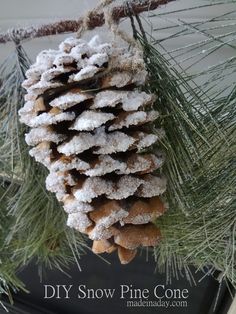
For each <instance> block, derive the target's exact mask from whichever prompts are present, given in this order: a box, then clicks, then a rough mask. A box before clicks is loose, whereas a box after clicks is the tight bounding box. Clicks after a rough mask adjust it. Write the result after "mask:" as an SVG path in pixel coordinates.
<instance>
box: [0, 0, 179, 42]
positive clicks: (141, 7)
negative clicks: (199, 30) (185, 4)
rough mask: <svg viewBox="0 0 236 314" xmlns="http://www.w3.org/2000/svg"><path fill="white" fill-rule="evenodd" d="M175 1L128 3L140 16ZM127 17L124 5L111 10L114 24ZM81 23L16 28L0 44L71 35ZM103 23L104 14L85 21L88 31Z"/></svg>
mask: <svg viewBox="0 0 236 314" xmlns="http://www.w3.org/2000/svg"><path fill="white" fill-rule="evenodd" d="M172 1H175V0H142V1H132V2H130V3H129V5H130V7H131V9H132V10H131V12H132V14H133V15H137V14H140V13H142V12H145V11H151V10H155V9H156V8H157V7H159V6H160V5H164V4H167V3H169V2H172ZM128 15H129V13H128V11H127V8H126V6H125V5H122V6H117V7H114V8H113V10H112V17H113V19H114V20H115V21H116V22H119V20H120V19H121V18H124V17H127V16H128ZM82 23H83V18H80V19H78V20H63V21H58V22H55V23H49V24H44V25H41V26H39V27H34V26H32V27H30V28H18V29H13V30H9V31H7V32H6V33H0V44H4V43H7V42H9V41H21V40H24V39H27V38H38V37H43V36H49V35H56V34H63V33H73V32H76V31H77V30H78V29H79V28H80V27H81V26H82ZM104 23H105V17H104V13H103V12H101V13H97V12H95V11H91V13H90V14H89V16H88V19H87V27H88V29H94V28H96V27H98V26H102V25H103V24H104Z"/></svg>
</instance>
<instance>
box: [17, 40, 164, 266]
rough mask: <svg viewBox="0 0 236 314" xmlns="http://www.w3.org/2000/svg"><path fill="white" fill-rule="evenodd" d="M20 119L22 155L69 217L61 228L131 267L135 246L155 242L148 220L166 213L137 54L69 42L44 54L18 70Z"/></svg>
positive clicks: (142, 69) (95, 43)
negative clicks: (25, 148) (42, 171)
mask: <svg viewBox="0 0 236 314" xmlns="http://www.w3.org/2000/svg"><path fill="white" fill-rule="evenodd" d="M26 77H27V79H26V80H25V81H24V83H23V87H24V88H25V89H26V90H27V94H26V96H25V100H26V103H25V105H24V107H23V108H22V109H21V110H20V111H19V115H20V121H21V122H23V123H25V124H26V125H28V126H29V127H30V128H31V130H30V131H29V133H27V134H26V136H25V138H26V142H27V144H28V145H31V146H34V147H33V148H32V149H31V150H30V152H29V153H30V155H31V156H33V157H34V158H35V159H36V161H38V162H40V163H42V164H43V165H45V166H46V167H47V168H48V170H49V175H48V177H47V179H46V187H47V189H48V190H49V191H51V192H54V193H55V194H56V197H57V199H58V200H59V201H60V202H62V203H63V206H64V209H65V211H66V212H67V213H68V220H67V224H68V226H70V227H73V228H75V229H76V230H78V231H80V232H82V233H86V234H87V235H88V236H89V238H90V239H91V240H93V246H92V249H93V251H94V252H95V253H103V252H108V253H110V252H113V251H114V250H116V249H118V256H119V258H120V261H121V263H124V264H125V263H128V262H130V261H131V260H132V259H133V258H134V256H135V254H136V250H137V248H138V247H140V246H155V245H157V244H158V242H159V239H160V231H159V230H158V228H157V227H156V226H155V225H154V224H153V223H152V222H151V221H152V220H153V219H155V218H156V217H158V216H160V215H161V214H162V213H163V212H164V211H165V208H164V205H163V202H162V201H161V200H160V198H159V195H161V194H163V193H164V192H165V189H166V180H165V178H163V177H160V176H158V175H157V174H156V172H155V174H154V171H156V170H157V169H159V168H160V167H161V166H162V164H163V156H162V154H161V153H156V154H155V155H154V154H152V153H149V152H147V151H148V149H149V148H150V147H151V146H152V145H153V144H155V143H156V142H157V141H158V139H159V138H160V137H161V136H162V134H163V131H162V130H159V132H157V134H158V135H157V134H153V133H152V132H151V130H150V126H149V125H150V123H149V122H152V121H154V120H155V119H157V117H158V112H156V111H155V110H153V108H152V105H153V102H154V100H155V97H154V96H153V95H151V94H148V93H146V92H143V91H141V90H140V89H141V87H142V85H144V83H145V80H146V77H147V72H146V70H145V66H144V61H143V57H142V53H141V51H139V50H138V49H133V50H132V51H128V50H127V49H125V48H115V47H113V46H112V45H110V44H100V43H98V38H97V37H95V38H93V39H92V40H91V41H90V42H89V43H87V42H85V41H83V40H81V39H75V38H68V39H66V40H65V41H64V42H62V43H61V44H60V46H59V50H47V51H42V52H41V53H40V54H39V55H38V56H37V60H36V63H35V64H34V65H32V66H31V67H30V69H29V70H28V71H27V72H26Z"/></svg>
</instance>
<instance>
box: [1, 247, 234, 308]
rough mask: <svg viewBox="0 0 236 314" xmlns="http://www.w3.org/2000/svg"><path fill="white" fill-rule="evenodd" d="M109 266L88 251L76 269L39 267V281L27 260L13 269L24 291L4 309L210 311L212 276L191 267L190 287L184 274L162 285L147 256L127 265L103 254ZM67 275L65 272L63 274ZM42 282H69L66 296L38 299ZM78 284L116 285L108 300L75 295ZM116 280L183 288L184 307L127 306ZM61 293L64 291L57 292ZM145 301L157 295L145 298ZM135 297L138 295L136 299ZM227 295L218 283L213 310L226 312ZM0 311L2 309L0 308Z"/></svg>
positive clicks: (142, 285)
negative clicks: (186, 294) (20, 267)
mask: <svg viewBox="0 0 236 314" xmlns="http://www.w3.org/2000/svg"><path fill="white" fill-rule="evenodd" d="M107 258H108V260H109V262H110V263H111V264H110V265H109V264H107V263H106V262H104V261H103V260H102V259H100V258H99V257H97V256H96V255H94V254H92V253H88V254H87V255H85V256H83V257H82V258H81V259H80V261H79V262H80V266H81V268H82V271H79V269H78V267H77V266H73V267H71V268H70V269H69V270H68V271H67V274H63V273H62V272H60V271H56V270H47V271H45V270H44V274H43V278H42V281H41V282H40V278H39V275H38V268H37V266H35V265H34V264H33V263H32V264H31V265H29V266H27V267H26V268H25V269H23V270H22V272H21V273H20V274H19V276H20V278H21V279H22V280H23V281H24V282H25V284H26V288H27V289H28V290H30V294H26V293H22V292H20V293H18V294H17V295H15V296H14V299H15V303H14V306H13V307H11V306H8V308H9V312H10V313H12V314H13V313H15V314H17V313H19V314H23V313H28V314H39V313H45V314H46V313H48V314H51V313H56V314H80V313H82V314H94V313H96V314H104V313H112V314H120V313H122V314H127V313H137V314H146V313H147V314H153V313H158V314H167V313H168V314H169V313H170V314H172V313H173V314H185V313H188V314H190V313H191V314H210V313H213V308H214V305H215V304H216V303H215V298H216V295H217V293H218V292H219V285H218V282H217V281H216V280H215V279H214V278H213V277H212V276H206V277H205V278H204V279H203V280H200V279H202V277H203V276H204V273H202V272H200V271H198V272H197V271H196V270H195V269H194V268H192V269H191V270H192V273H193V275H194V278H195V280H196V285H195V286H194V285H193V286H191V285H190V284H189V282H188V281H187V280H186V278H184V277H182V278H180V279H179V280H173V281H172V283H171V284H168V285H166V275H165V274H160V273H158V272H155V262H154V261H153V258H152V257H151V256H150V257H149V261H148V262H147V261H146V258H145V256H139V257H136V259H135V260H134V261H133V262H131V263H130V264H128V265H126V266H124V265H120V263H119V261H118V258H117V256H116V255H115V254H111V255H109V256H108V257H107ZM69 276H70V277H69ZM44 284H49V285H60V284H61V285H73V288H72V289H71V291H70V299H64V298H61V299H56V298H52V299H44ZM80 284H84V285H86V286H87V288H93V289H96V288H116V294H115V295H114V297H113V298H112V299H105V298H103V299H100V300H93V299H77V287H78V285H80ZM121 284H127V285H130V284H132V285H133V287H134V288H141V289H142V288H143V289H144V288H148V289H149V290H150V291H153V288H154V287H155V286H156V285H165V287H166V288H172V289H188V290H189V297H188V299H186V300H187V302H188V306H187V307H186V308H184V307H179V308H178V307H175V308H167V309H165V308H163V307H133V308H127V307H126V301H125V300H122V299H120V287H119V285H121ZM63 295H64V294H63ZM63 295H62V296H63ZM149 300H156V301H158V300H157V299H155V298H153V297H150V298H149ZM137 301H138V300H137ZM230 302H231V300H230V296H229V293H228V291H227V289H226V288H225V287H224V286H222V287H221V289H220V295H219V300H218V302H217V306H216V311H215V312H214V313H215V314H223V313H227V310H228V308H229V305H230ZM0 313H4V312H1V310H0Z"/></svg>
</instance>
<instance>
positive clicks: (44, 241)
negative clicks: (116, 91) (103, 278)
mask: <svg viewBox="0 0 236 314" xmlns="http://www.w3.org/2000/svg"><path fill="white" fill-rule="evenodd" d="M28 65H29V60H28V58H27V56H26V54H25V52H24V50H23V49H22V47H21V46H19V45H18V46H17V47H16V52H15V54H13V55H12V56H10V58H9V59H7V60H6V62H5V63H4V64H3V65H2V67H1V68H0V72H1V73H2V86H1V87H0V104H1V107H0V121H1V130H0V132H1V136H0V138H1V140H0V141H1V142H0V180H1V181H0V204H1V210H0V252H1V253H0V293H1V292H2V293H7V294H8V295H9V296H10V294H9V293H10V290H9V289H19V288H20V289H23V288H24V285H23V283H21V282H20V280H19V279H18V278H17V276H16V272H17V271H18V270H19V269H20V268H21V267H22V266H24V265H26V264H27V263H29V262H30V261H31V260H32V259H34V260H35V261H36V262H37V263H38V264H39V265H44V267H45V266H47V267H57V268H58V269H60V270H62V271H65V268H66V267H68V266H69V264H70V263H71V262H72V261H73V262H74V261H75V260H76V261H77V259H78V258H79V256H80V253H82V252H83V246H84V239H83V237H82V235H80V234H79V233H78V232H75V231H73V230H72V229H70V228H67V227H66V215H65V213H64V211H63V210H62V207H61V205H60V204H59V203H58V202H57V200H56V199H55V197H54V195H52V194H50V193H49V192H47V191H46V188H45V178H46V175H47V172H46V170H45V169H44V167H42V166H40V165H39V164H38V163H36V162H35V161H34V160H33V159H32V158H31V157H30V156H29V154H28V148H27V145H26V144H25V141H24V133H25V132H26V129H25V128H24V126H23V125H21V124H20V123H19V121H18V110H19V108H21V107H22V105H23V101H24V100H23V90H22V88H21V83H22V81H23V80H24V73H25V71H26V69H27V68H28ZM11 66H12V68H11Z"/></svg>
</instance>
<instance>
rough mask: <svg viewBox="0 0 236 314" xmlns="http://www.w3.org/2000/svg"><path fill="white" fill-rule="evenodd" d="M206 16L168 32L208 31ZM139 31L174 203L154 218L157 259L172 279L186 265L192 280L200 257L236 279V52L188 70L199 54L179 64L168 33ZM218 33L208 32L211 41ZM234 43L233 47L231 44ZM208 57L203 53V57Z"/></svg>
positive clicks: (169, 195) (224, 275)
mask: <svg viewBox="0 0 236 314" xmlns="http://www.w3.org/2000/svg"><path fill="white" fill-rule="evenodd" d="M229 2H230V1H229ZM231 2H232V1H231ZM224 3H225V2H224ZM234 12H235V11H234ZM172 13H173V12H172ZM166 15H167V13H166ZM157 17H158V14H157V15H156V16H155V18H157ZM221 18H224V23H225V24H226V21H227V18H229V20H230V22H231V24H232V23H233V22H232V11H230V12H228V13H227V14H226V13H225V12H224V14H222V17H219V16H218V17H217V19H213V22H214V23H215V22H216V21H215V20H217V23H219V22H221ZM150 19H151V18H150ZM233 21H234V20H233ZM139 22H140V21H139ZM139 24H140V23H139ZM183 24H184V23H183ZM203 24H204V23H199V24H198V23H197V22H195V23H192V24H191V25H189V27H188V28H186V27H185V28H184V30H183V31H180V30H179V25H178V32H176V33H175V31H173V35H172V36H171V39H175V38H178V36H180V34H182V35H184V33H185V32H187V33H189V29H191V32H192V33H195V31H196V29H197V30H198V31H199V32H204V34H206V33H207V30H208V29H211V28H212V25H211V24H210V22H209V21H208V24H207V26H206V29H205V30H204V31H203V27H204V25H203ZM184 25H185V26H186V24H184ZM215 25H218V24H215ZM190 26H191V27H190ZM193 26H194V27H193ZM195 28H196V29H195ZM192 29H195V31H192ZM199 29H200V30H199ZM162 30H163V29H162ZM141 31H142V32H141V33H142V35H141V34H138V33H137V30H135V32H136V35H137V36H138V39H139V41H140V43H141V45H142V46H143V49H144V55H145V58H146V64H147V68H148V70H149V75H150V81H149V85H148V89H149V90H151V91H152V92H154V93H155V94H156V95H157V101H156V109H157V110H158V111H159V112H160V113H161V118H162V119H161V124H162V125H163V128H164V129H165V131H166V137H165V139H164V140H163V141H162V143H161V146H162V147H163V149H164V150H165V153H166V163H165V166H164V168H163V173H165V175H166V176H167V179H168V182H169V184H168V192H167V195H166V197H167V201H168V204H169V209H168V211H167V212H166V214H165V215H163V216H162V217H161V218H159V219H158V220H157V221H156V224H157V225H158V226H159V227H160V228H161V231H162V234H163V240H162V242H161V243H160V245H159V246H158V247H157V248H155V250H154V255H155V257H156V260H157V264H158V266H159V269H163V270H165V272H166V273H167V276H168V279H169V280H171V277H172V276H179V275H181V272H182V270H183V269H184V272H185V274H186V275H187V277H188V278H189V279H190V280H192V279H193V278H192V276H191V273H190V271H189V269H188V266H189V265H195V266H197V267H198V268H201V269H203V268H204V267H207V269H208V270H207V272H209V273H212V272H214V270H215V269H217V270H220V271H221V279H222V278H224V279H228V280H229V281H230V282H231V283H232V284H233V285H234V286H236V265H235V261H236V254H235V241H236V233H235V230H236V214H235V209H236V206H235V205H236V199H235V186H236V168H235V164H236V162H235V151H236V150H235V149H236V141H235V139H236V124H235V117H236V106H235V105H236V84H235V70H236V59H235V58H232V57H230V58H228V59H226V60H221V62H220V63H219V64H215V65H213V66H210V67H209V70H208V71H206V70H205V69H204V70H202V68H201V67H200V66H199V69H200V70H199V71H198V72H197V73H196V72H195V74H194V75H191V70H193V68H192V67H193V66H194V65H196V60H195V63H194V64H192V65H191V66H190V65H188V67H185V69H184V68H182V67H181V62H177V61H176V60H178V56H177V57H176V56H175V57H176V59H174V57H173V55H172V52H168V51H167V50H165V45H164V44H163V42H164V41H165V39H163V38H162V39H160V40H154V31H153V33H152V36H149V34H148V33H145V32H144V31H143V28H142V26H141ZM196 32H197V31H196ZM147 37H148V38H149V42H148V41H147V40H146V38H147ZM221 38H222V40H223V38H224V36H223V35H222V36H221ZM235 38H236V36H235V35H234V40H235ZM182 40H183V42H184V39H182ZM215 41H216V39H215V38H214V36H213V37H211V39H210V42H211V43H212V45H213V44H215ZM150 42H152V44H150ZM232 42H233V40H232V39H231V43H232ZM153 43H154V44H155V45H156V46H157V47H155V46H154V45H153ZM208 44H209V41H208V40H207V41H204V44H203V43H202V44H201V49H204V48H205V46H207V45H208ZM224 44H225V45H228V42H226V43H224V42H223V44H222V45H224ZM192 45H193V44H192ZM199 45H200V44H199ZM199 45H196V47H195V48H196V49H198V48H199ZM222 45H221V47H222ZM191 47H192V46H191ZM208 48H209V47H208ZM231 48H233V49H235V50H236V47H233V45H231ZM209 49H210V48H209ZM176 50H177V49H176ZM163 51H164V52H163ZM178 51H182V54H181V58H183V59H184V58H185V54H186V56H188V53H189V46H187V45H186V46H184V47H180V48H179V49H178ZM204 57H205V56H204ZM204 57H200V59H199V60H198V61H197V64H198V65H199V64H200V63H201V62H202V59H203V58H204ZM212 57H213V56H212ZM189 58H190V57H189ZM173 60H175V61H176V64H175V62H174V61H173ZM173 64H174V65H175V66H173ZM190 68H191V69H190ZM186 69H187V70H186ZM229 77H230V80H229ZM196 81H198V84H197V83H196ZM157 123H159V122H157ZM154 127H155V126H154Z"/></svg>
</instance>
